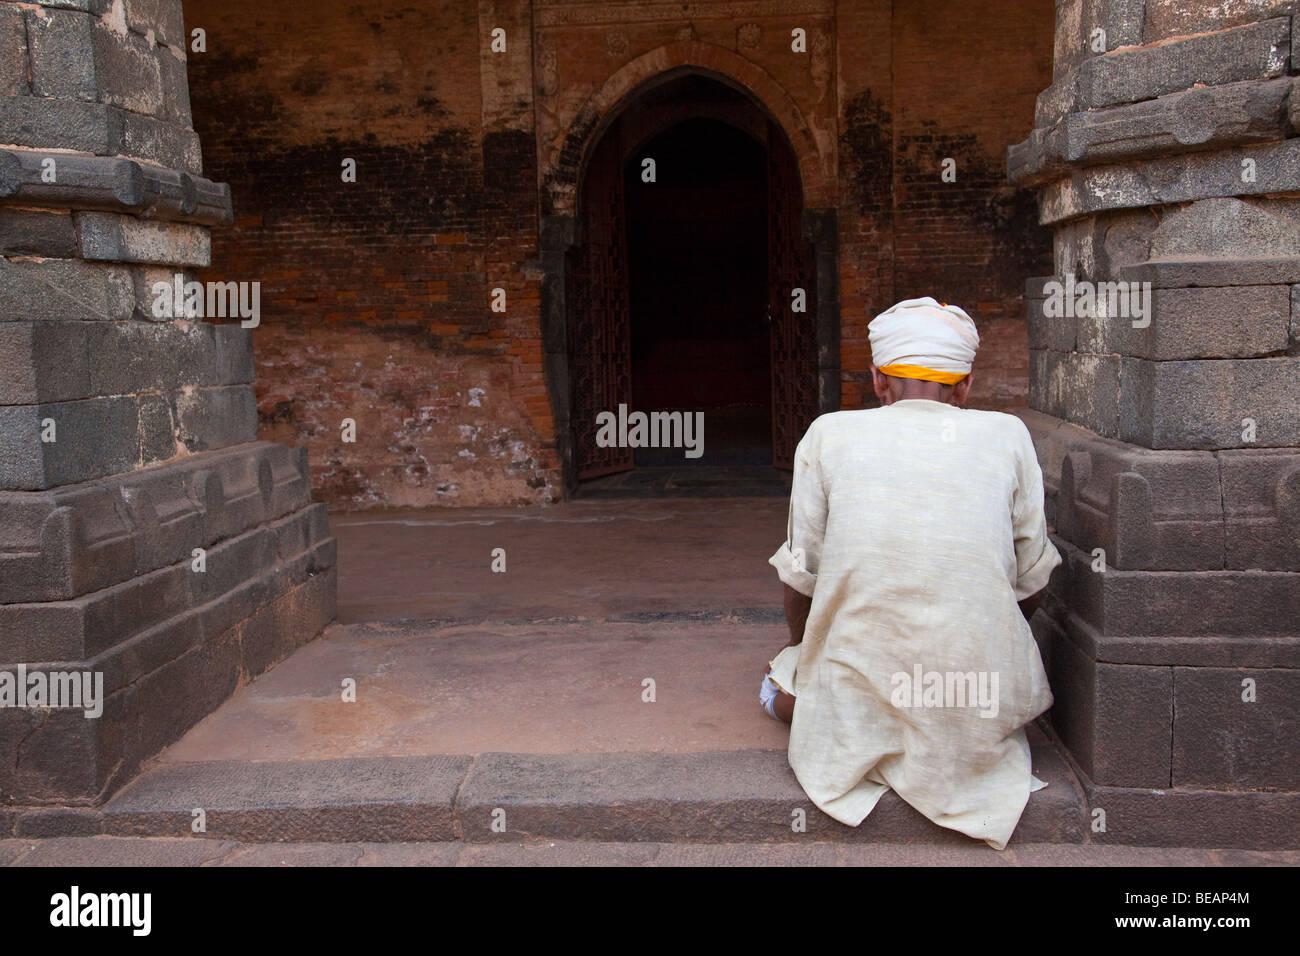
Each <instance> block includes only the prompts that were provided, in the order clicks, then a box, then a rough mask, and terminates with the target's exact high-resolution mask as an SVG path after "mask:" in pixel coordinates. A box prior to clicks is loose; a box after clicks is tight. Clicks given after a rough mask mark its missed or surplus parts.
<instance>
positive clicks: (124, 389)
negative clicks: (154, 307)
mask: <svg viewBox="0 0 1300 956" xmlns="http://www.w3.org/2000/svg"><path fill="white" fill-rule="evenodd" d="M86 334H87V342H88V345H89V349H90V354H91V355H93V356H96V359H97V360H96V361H95V362H94V363H93V365H92V367H91V372H90V385H91V388H92V389H93V392H94V394H97V395H127V394H134V393H136V392H144V391H166V390H170V389H175V388H180V387H182V386H186V385H195V386H197V385H210V384H215V383H216V380H217V376H216V369H215V367H214V359H215V351H216V348H215V342H214V338H215V337H214V330H213V327H212V326H211V325H208V324H207V323H203V322H197V323H193V324H190V323H179V322H163V323H159V322H111V323H110V322H101V323H97V324H95V325H92V326H90V327H89V328H88V329H87V333H86Z"/></svg>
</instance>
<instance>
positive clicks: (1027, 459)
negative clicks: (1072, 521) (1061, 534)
mask: <svg viewBox="0 0 1300 956" xmlns="http://www.w3.org/2000/svg"><path fill="white" fill-rule="evenodd" d="M1020 431H1021V433H1022V435H1021V442H1020V449H1019V453H1018V462H1017V467H1018V470H1019V480H1020V487H1019V488H1018V489H1017V491H1016V497H1015V503H1014V506H1013V509H1012V515H1011V522H1012V532H1013V535H1014V539H1015V547H1016V587H1015V591H1016V600H1017V601H1023V600H1024V599H1025V598H1027V597H1031V596H1032V595H1034V594H1037V593H1038V592H1039V591H1041V590H1042V589H1043V588H1045V587H1047V581H1048V579H1049V578H1050V577H1051V576H1052V572H1053V571H1054V570H1056V566H1057V565H1059V564H1060V563H1061V555H1060V553H1059V552H1058V551H1057V550H1056V546H1055V545H1054V544H1052V541H1051V539H1050V538H1049V537H1048V536H1047V515H1046V513H1045V512H1044V510H1043V470H1042V468H1040V467H1039V465H1038V456H1037V455H1036V454H1035V453H1034V443H1033V440H1032V439H1031V438H1030V437H1029V431H1028V429H1026V428H1025V427H1024V425H1023V424H1021V425H1020Z"/></svg>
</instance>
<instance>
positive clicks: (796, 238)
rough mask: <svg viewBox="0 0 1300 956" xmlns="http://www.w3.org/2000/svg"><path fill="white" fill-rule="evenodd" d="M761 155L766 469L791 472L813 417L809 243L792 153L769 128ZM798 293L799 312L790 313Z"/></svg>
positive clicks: (814, 388)
mask: <svg viewBox="0 0 1300 956" xmlns="http://www.w3.org/2000/svg"><path fill="white" fill-rule="evenodd" d="M768 144H769V145H768V150H767V288H768V317H769V320H770V322H771V337H772V464H773V465H775V466H776V467H777V468H784V469H787V470H789V469H791V468H793V467H794V450H795V447H796V446H797V445H798V444H799V439H801V438H802V437H803V435H804V432H806V431H807V430H808V426H809V425H810V424H812V420H813V419H814V418H816V417H817V323H816V315H817V303H816V291H817V289H816V275H815V272H814V268H813V264H814V259H813V250H812V243H810V242H805V241H804V239H803V236H802V231H801V229H800V219H801V216H802V212H803V195H802V189H801V186H800V181H799V170H798V167H797V166H796V165H795V157H794V151H793V150H792V149H790V146H789V144H788V143H786V140H785V134H784V133H783V132H782V131H781V130H780V129H779V128H777V127H776V125H775V124H772V126H771V128H770V130H769V136H768ZM795 289H802V290H803V292H804V301H803V303H802V305H803V308H804V311H802V312H796V311H794V305H795V302H794V295H793V293H794V290H795Z"/></svg>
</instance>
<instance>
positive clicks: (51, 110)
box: [0, 96, 143, 155]
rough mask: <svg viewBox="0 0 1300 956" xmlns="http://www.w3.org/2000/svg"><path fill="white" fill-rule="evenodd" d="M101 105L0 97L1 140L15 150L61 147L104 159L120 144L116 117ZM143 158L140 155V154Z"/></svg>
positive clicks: (23, 97)
mask: <svg viewBox="0 0 1300 956" xmlns="http://www.w3.org/2000/svg"><path fill="white" fill-rule="evenodd" d="M111 112H112V111H111V110H110V108H109V107H107V106H105V105H104V104H102V103H84V102H79V101H74V100H55V99H46V98H43V97H39V96H2V97H0V140H2V141H3V142H5V143H7V144H11V145H14V146H30V147H34V148H41V147H61V148H63V149H76V150H81V151H83V152H87V153H98V154H100V155H105V154H108V153H112V152H115V151H116V149H117V144H118V143H119V142H120V141H121V137H120V135H119V133H118V131H117V130H118V126H119V125H120V123H117V122H116V120H115V117H114V116H112V115H110V113H111ZM140 155H143V154H140Z"/></svg>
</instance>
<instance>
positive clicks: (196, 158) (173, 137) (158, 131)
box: [106, 107, 206, 264]
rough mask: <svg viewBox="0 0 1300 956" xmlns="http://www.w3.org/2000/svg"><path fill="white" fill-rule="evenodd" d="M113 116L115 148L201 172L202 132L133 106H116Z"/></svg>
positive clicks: (163, 164) (145, 158)
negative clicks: (130, 108)
mask: <svg viewBox="0 0 1300 956" xmlns="http://www.w3.org/2000/svg"><path fill="white" fill-rule="evenodd" d="M106 108H108V107H106ZM110 109H111V108H110ZM112 116H113V122H114V123H115V126H114V133H115V139H114V140H113V143H114V152H117V153H120V154H121V155H123V156H131V157H134V158H136V159H143V160H146V161H148V162H151V163H157V164H158V165H160V166H166V167H168V168H171V169H179V170H182V171H184V172H187V173H189V174H190V175H192V176H200V175H202V173H203V153H202V150H200V148H199V134H198V133H196V132H194V130H192V129H190V128H188V127H187V126H183V125H180V124H177V123H172V122H168V121H167V120H164V119H158V118H155V117H152V116H141V115H140V114H138V113H132V112H131V111H130V110H121V109H117V110H113V111H112ZM204 264H206V263H204Z"/></svg>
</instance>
